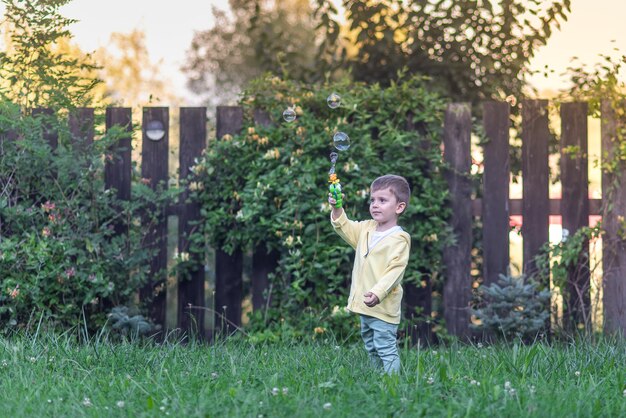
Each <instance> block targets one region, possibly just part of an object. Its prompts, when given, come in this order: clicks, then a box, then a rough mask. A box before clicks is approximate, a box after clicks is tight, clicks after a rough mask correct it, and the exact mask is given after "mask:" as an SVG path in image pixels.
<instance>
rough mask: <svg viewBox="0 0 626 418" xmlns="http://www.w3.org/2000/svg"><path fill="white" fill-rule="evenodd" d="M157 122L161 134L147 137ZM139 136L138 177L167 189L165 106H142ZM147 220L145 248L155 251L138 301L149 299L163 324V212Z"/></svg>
mask: <svg viewBox="0 0 626 418" xmlns="http://www.w3.org/2000/svg"><path fill="white" fill-rule="evenodd" d="M155 121H158V122H160V123H161V124H162V129H163V131H164V132H163V136H162V138H160V139H151V138H149V137H148V129H147V128H148V124H149V123H150V122H155ZM142 127H143V129H142V135H141V142H142V145H141V177H143V178H144V179H146V181H148V180H149V182H150V187H152V189H154V190H157V188H158V187H159V185H161V186H160V187H162V188H163V189H164V190H165V189H167V181H168V177H169V173H168V157H169V155H168V148H169V146H168V143H169V109H168V108H167V107H145V108H144V109H143V121H142ZM153 209H154V208H151V209H150V210H153ZM144 222H149V228H150V229H149V232H148V234H147V237H146V243H145V245H146V247H148V248H151V249H153V250H155V251H156V253H155V255H154V257H153V258H152V260H151V262H150V277H151V280H150V282H148V283H147V284H145V285H144V287H143V288H142V289H141V290H140V292H139V294H140V298H141V301H142V302H147V301H151V309H150V313H151V317H152V319H153V320H154V321H155V323H156V324H160V325H161V326H165V314H166V312H165V309H166V299H165V292H166V286H165V282H166V278H167V216H166V215H165V211H164V210H163V211H161V212H159V213H158V214H156V217H155V219H153V220H147V219H144Z"/></svg>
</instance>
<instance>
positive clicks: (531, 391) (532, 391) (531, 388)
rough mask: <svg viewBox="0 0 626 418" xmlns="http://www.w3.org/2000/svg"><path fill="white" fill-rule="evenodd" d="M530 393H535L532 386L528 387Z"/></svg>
mask: <svg viewBox="0 0 626 418" xmlns="http://www.w3.org/2000/svg"><path fill="white" fill-rule="evenodd" d="M530 393H535V386H534V385H531V386H530Z"/></svg>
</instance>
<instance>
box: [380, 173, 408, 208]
mask: <svg viewBox="0 0 626 418" xmlns="http://www.w3.org/2000/svg"><path fill="white" fill-rule="evenodd" d="M387 188H388V189H389V190H391V193H392V194H393V195H394V196H395V197H396V199H397V200H398V203H400V202H404V203H405V204H406V205H407V206H408V205H409V199H410V197H411V187H410V186H409V182H408V181H406V179H405V178H404V177H402V176H396V175H395V174H386V175H384V176H380V177H378V178H377V179H376V180H374V181H373V182H372V186H371V187H370V193H371V192H375V191H376V190H383V189H387Z"/></svg>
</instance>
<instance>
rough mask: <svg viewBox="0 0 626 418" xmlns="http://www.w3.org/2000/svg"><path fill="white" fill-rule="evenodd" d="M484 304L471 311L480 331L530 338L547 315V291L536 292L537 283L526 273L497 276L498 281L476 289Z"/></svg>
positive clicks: (534, 335) (543, 324) (512, 337)
mask: <svg viewBox="0 0 626 418" xmlns="http://www.w3.org/2000/svg"><path fill="white" fill-rule="evenodd" d="M479 292H480V294H481V298H482V299H483V302H484V306H483V307H481V308H479V309H475V310H473V312H472V313H473V314H474V315H475V316H476V318H477V319H478V320H479V321H480V325H473V327H475V328H477V329H479V330H486V331H490V332H493V333H494V334H495V335H496V336H498V337H504V338H506V339H507V340H509V341H510V340H512V339H517V338H520V339H524V340H527V339H531V340H532V339H533V338H535V337H536V336H537V334H538V333H539V332H540V331H541V330H542V329H543V328H544V327H545V325H546V321H547V320H548V319H549V318H550V311H549V310H548V309H546V307H548V306H549V304H550V291H549V290H548V289H544V290H541V291H539V290H538V284H537V282H535V281H534V280H533V279H529V278H526V277H525V276H519V277H513V276H511V275H504V274H501V275H500V279H499V280H498V283H492V284H490V285H489V286H481V287H480V289H479Z"/></svg>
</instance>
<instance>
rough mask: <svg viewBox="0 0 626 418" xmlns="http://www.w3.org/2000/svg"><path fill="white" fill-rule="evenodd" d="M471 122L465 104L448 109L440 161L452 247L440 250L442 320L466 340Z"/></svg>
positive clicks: (467, 320)
mask: <svg viewBox="0 0 626 418" xmlns="http://www.w3.org/2000/svg"><path fill="white" fill-rule="evenodd" d="M471 130H472V118H471V114H470V107H469V104H467V103H452V104H450V105H448V108H447V109H446V113H445V121H444V137H443V141H444V149H445V151H444V161H445V162H446V164H448V166H449V167H448V169H447V170H446V172H445V177H446V181H447V182H448V187H449V189H450V196H451V205H452V219H451V226H452V229H453V231H454V234H455V236H456V241H457V242H456V245H454V246H450V247H447V248H445V249H444V252H443V262H444V265H445V275H446V282H445V284H444V288H443V305H444V318H445V320H446V326H447V328H448V332H449V333H450V334H451V335H455V336H458V337H460V338H462V339H463V338H469V337H470V330H469V322H470V321H469V318H470V312H469V302H470V297H471V292H472V280H471V277H470V265H471V254H470V251H471V240H472V212H471V207H472V204H471V203H472V202H471V185H470V179H469V173H470V166H471V155H470V147H471V142H470V137H471Z"/></svg>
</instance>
